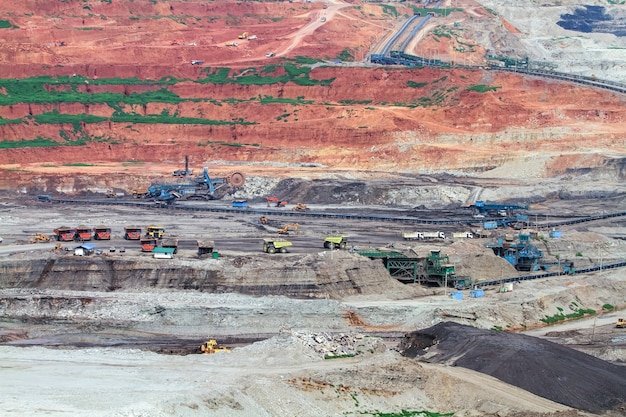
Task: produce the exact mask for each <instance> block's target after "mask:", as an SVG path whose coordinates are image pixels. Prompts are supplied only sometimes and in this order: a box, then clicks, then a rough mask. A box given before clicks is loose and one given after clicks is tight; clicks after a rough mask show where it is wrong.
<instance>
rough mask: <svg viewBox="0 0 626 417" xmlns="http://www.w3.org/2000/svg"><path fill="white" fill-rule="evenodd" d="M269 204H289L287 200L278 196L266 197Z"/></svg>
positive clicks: (283, 205) (277, 205) (278, 205)
mask: <svg viewBox="0 0 626 417" xmlns="http://www.w3.org/2000/svg"><path fill="white" fill-rule="evenodd" d="M265 199H266V200H267V206H268V207H270V206H271V205H272V204H274V207H285V206H286V205H287V202H286V201H283V200H279V199H278V197H266V198H265Z"/></svg>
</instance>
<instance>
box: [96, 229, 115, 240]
mask: <svg viewBox="0 0 626 417" xmlns="http://www.w3.org/2000/svg"><path fill="white" fill-rule="evenodd" d="M93 238H94V239H95V240H111V228H110V227H108V226H96V227H94V228H93Z"/></svg>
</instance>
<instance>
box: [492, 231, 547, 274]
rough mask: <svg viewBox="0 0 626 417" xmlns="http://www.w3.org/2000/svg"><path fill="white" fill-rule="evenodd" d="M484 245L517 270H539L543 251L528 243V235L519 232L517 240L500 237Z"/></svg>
mask: <svg viewBox="0 0 626 417" xmlns="http://www.w3.org/2000/svg"><path fill="white" fill-rule="evenodd" d="M485 246H486V247H488V248H491V249H492V250H493V253H495V254H496V255H497V256H499V257H501V258H504V259H506V260H507V262H509V263H510V264H511V265H513V266H514V267H515V269H516V270H518V271H539V270H540V269H542V268H541V260H542V259H543V252H542V251H541V250H539V249H538V248H537V247H536V246H535V245H533V244H532V243H530V235H528V234H523V233H520V234H519V235H518V240H517V241H512V240H506V239H503V238H502V237H499V238H497V239H496V240H495V241H490V242H488V243H487V244H486V245H485Z"/></svg>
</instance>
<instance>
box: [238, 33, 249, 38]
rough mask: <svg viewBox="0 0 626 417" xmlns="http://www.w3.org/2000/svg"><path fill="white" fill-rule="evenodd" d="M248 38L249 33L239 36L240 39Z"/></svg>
mask: <svg viewBox="0 0 626 417" xmlns="http://www.w3.org/2000/svg"><path fill="white" fill-rule="evenodd" d="M247 37H248V32H244V33H242V34H241V35H239V39H246V38H247Z"/></svg>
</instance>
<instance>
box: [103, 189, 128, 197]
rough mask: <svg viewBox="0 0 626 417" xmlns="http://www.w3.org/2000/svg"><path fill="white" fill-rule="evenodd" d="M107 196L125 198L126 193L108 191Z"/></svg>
mask: <svg viewBox="0 0 626 417" xmlns="http://www.w3.org/2000/svg"><path fill="white" fill-rule="evenodd" d="M106 196H107V198H124V193H122V192H115V191H114V190H107V192H106Z"/></svg>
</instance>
